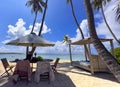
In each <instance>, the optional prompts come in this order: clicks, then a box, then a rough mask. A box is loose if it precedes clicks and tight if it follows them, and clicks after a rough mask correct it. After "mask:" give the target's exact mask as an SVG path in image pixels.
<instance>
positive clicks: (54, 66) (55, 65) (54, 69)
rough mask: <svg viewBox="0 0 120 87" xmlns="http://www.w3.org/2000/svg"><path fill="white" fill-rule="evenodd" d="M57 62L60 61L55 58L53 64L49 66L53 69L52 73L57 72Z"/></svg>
mask: <svg viewBox="0 0 120 87" xmlns="http://www.w3.org/2000/svg"><path fill="white" fill-rule="evenodd" d="M59 60H60V58H56V60H55V62H54V64H53V65H51V67H52V69H53V71H54V72H57V70H56V67H57V65H58V63H59Z"/></svg>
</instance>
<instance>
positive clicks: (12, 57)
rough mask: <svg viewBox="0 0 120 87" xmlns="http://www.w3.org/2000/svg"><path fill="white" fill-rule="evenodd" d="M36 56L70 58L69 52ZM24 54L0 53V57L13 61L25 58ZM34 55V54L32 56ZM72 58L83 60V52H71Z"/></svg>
mask: <svg viewBox="0 0 120 87" xmlns="http://www.w3.org/2000/svg"><path fill="white" fill-rule="evenodd" d="M36 56H42V57H43V58H44V59H53V60H55V59H56V58H60V59H61V60H70V55H69V54H37V55H36ZM25 57H26V55H25V54H22V53H8V54H7V53H3V54H2V53H1V54H0V59H1V58H7V60H9V61H13V60H15V59H25ZM33 57H34V56H33ZM72 60H74V61H79V60H85V57H84V55H83V54H72Z"/></svg>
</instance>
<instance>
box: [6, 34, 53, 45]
mask: <svg viewBox="0 0 120 87" xmlns="http://www.w3.org/2000/svg"><path fill="white" fill-rule="evenodd" d="M6 45H16V46H31V47H36V46H54V45H55V44H54V43H51V42H49V41H47V40H45V39H44V38H42V37H41V36H37V35H36V34H34V33H32V34H28V35H26V36H23V37H20V38H18V39H16V40H13V41H10V42H8V43H6Z"/></svg>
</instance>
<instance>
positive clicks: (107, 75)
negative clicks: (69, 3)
mask: <svg viewBox="0 0 120 87" xmlns="http://www.w3.org/2000/svg"><path fill="white" fill-rule="evenodd" d="M63 67H64V69H58V71H61V72H64V73H67V72H71V73H75V74H82V75H87V76H90V77H96V78H102V79H106V80H111V81H114V82H118V81H117V79H116V78H115V77H114V76H113V74H111V73H106V72H96V73H94V74H91V73H90V72H89V71H87V70H84V69H81V68H78V67H73V66H71V65H70V63H69V62H64V63H59V66H58V68H63ZM74 69H77V71H76V70H74ZM83 72H86V73H83ZM118 83H119V82H118Z"/></svg>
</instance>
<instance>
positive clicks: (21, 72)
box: [13, 60, 32, 83]
mask: <svg viewBox="0 0 120 87" xmlns="http://www.w3.org/2000/svg"><path fill="white" fill-rule="evenodd" d="M31 74H32V69H31V67H30V62H29V60H22V61H18V62H17V64H16V67H15V71H14V73H13V82H15V83H16V82H17V80H18V79H27V81H31Z"/></svg>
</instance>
